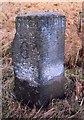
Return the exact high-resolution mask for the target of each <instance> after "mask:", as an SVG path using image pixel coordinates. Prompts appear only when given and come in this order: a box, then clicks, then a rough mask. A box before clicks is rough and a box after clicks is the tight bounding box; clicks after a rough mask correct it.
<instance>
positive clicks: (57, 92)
mask: <svg viewBox="0 0 84 120" xmlns="http://www.w3.org/2000/svg"><path fill="white" fill-rule="evenodd" d="M65 22H66V20H65V16H64V15H61V14H56V13H54V12H42V13H30V14H25V15H24V14H23V15H19V16H17V18H16V34H15V38H14V41H13V44H12V51H13V55H12V56H13V65H14V73H15V94H16V97H17V98H18V99H19V100H22V101H24V102H28V104H36V105H46V104H47V103H48V102H49V101H50V100H51V99H53V98H62V97H64V87H65V81H66V79H65V77H64V39H65Z"/></svg>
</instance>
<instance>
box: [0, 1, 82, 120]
mask: <svg viewBox="0 0 84 120" xmlns="http://www.w3.org/2000/svg"><path fill="white" fill-rule="evenodd" d="M40 11H41V12H42V11H46V12H48V11H53V12H57V13H61V14H64V15H65V16H66V35H65V66H66V67H65V76H66V77H67V78H69V79H72V80H73V86H74V90H73V91H72V90H68V92H69V93H70V94H69V96H70V95H71V96H70V97H69V99H68V98H66V99H65V100H56V101H54V100H52V102H51V103H50V105H49V106H48V107H47V108H46V110H42V108H40V109H39V110H37V109H36V107H35V106H34V107H33V108H32V109H30V108H29V107H28V106H27V105H24V106H23V105H21V103H19V102H18V101H17V100H16V98H15V96H14V94H13V88H14V83H13V79H14V75H13V66H12V58H11V42H12V41H13V39H14V35H15V32H16V30H15V18H16V16H17V15H18V14H21V13H29V12H40ZM80 11H82V2H70V3H69V2H68V3H62V2H60V3H56V2H45V3H42V2H37V3H31V2H28V3H22V2H21V3H20V2H17V3H16V2H15V3H14V2H5V3H0V38H1V41H0V44H1V45H2V47H1V49H2V50H1V49H0V56H1V53H2V57H0V61H2V67H1V69H2V103H3V104H2V116H3V118H19V119H20V118H28V119H39V120H40V119H53V120H54V119H55V120H57V119H58V118H65V119H70V118H78V119H84V108H83V107H84V106H83V102H84V81H83V79H84V78H83V76H82V63H83V59H82V56H83V51H82V32H78V17H79V12H80ZM0 76H1V75H0ZM68 92H67V93H68ZM76 98H77V99H76Z"/></svg>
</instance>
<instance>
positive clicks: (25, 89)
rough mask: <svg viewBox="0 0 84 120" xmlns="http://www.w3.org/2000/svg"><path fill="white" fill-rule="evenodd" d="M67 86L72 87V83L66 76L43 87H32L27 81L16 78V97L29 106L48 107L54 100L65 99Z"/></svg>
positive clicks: (57, 78) (56, 78) (55, 79)
mask: <svg viewBox="0 0 84 120" xmlns="http://www.w3.org/2000/svg"><path fill="white" fill-rule="evenodd" d="M66 85H68V86H70V81H69V80H67V79H66V78H65V77H64V76H62V77H55V78H54V79H52V80H50V81H48V82H46V83H44V84H43V85H41V86H37V87H36V86H30V85H29V83H28V82H27V81H25V80H24V81H21V80H19V79H18V78H15V89H14V92H15V95H16V98H17V99H18V100H19V101H21V102H22V103H26V104H28V105H29V106H33V105H36V106H38V107H40V106H44V107H45V106H46V105H48V103H50V102H51V101H52V99H57V98H60V99H63V98H64V97H65V90H66Z"/></svg>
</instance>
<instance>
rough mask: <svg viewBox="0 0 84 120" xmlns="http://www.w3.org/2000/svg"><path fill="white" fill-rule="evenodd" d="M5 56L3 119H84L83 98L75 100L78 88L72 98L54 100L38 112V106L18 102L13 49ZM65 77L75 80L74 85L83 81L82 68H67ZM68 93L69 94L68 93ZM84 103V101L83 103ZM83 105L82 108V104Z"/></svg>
mask: <svg viewBox="0 0 84 120" xmlns="http://www.w3.org/2000/svg"><path fill="white" fill-rule="evenodd" d="M4 55H7V57H5V59H4V60H3V66H4V67H3V70H2V73H3V78H2V118H3V119H6V118H12V119H15V118H17V119H21V118H24V119H27V120H34V119H36V120H44V119H45V120H46V119H48V120H51V119H52V120H59V119H60V120H61V119H63V120H67V119H74V120H75V119H78V120H83V119H84V104H83V103H82V99H83V97H84V96H82V98H81V99H80V101H79V99H78V100H76V99H75V95H76V93H75V91H76V86H75V87H74V91H73V92H72V95H71V97H70V98H65V99H63V100H59V99H56V100H52V101H51V103H50V104H49V105H48V106H47V107H46V109H43V108H42V107H41V108H40V109H39V110H38V109H37V108H36V106H33V108H32V109H31V108H29V107H28V106H27V105H26V104H25V105H22V104H21V102H18V101H17V100H16V97H15V95H14V93H13V88H14V81H13V80H14V73H13V66H12V62H11V49H10V47H9V49H8V50H7V51H6V53H4ZM65 76H66V77H67V78H69V79H73V80H74V85H75V83H76V80H78V81H83V83H84V77H83V76H82V68H81V67H78V66H76V67H73V68H71V69H68V68H67V67H66V68H65ZM83 85H84V84H83ZM67 93H68V92H67ZM83 102H84V101H83ZM81 103H82V105H81V106H80V104H81Z"/></svg>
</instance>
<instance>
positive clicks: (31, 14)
mask: <svg viewBox="0 0 84 120" xmlns="http://www.w3.org/2000/svg"><path fill="white" fill-rule="evenodd" d="M36 16H37V17H42V16H45V17H49V16H55V17H65V16H64V15H62V14H58V13H56V12H32V13H28V14H20V15H18V16H17V18H24V17H36Z"/></svg>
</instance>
